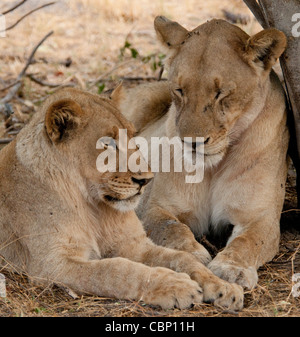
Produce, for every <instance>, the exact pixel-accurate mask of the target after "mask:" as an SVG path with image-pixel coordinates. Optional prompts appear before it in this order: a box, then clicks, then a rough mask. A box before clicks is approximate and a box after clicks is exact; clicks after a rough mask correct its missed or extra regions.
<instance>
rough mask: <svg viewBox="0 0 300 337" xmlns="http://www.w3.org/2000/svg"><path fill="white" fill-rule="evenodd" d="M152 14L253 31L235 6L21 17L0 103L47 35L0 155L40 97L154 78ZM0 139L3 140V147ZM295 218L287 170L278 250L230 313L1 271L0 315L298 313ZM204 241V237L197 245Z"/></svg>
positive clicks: (83, 6) (7, 51)
mask: <svg viewBox="0 0 300 337" xmlns="http://www.w3.org/2000/svg"><path fill="white" fill-rule="evenodd" d="M48 2H49V1H44V0H39V1H37V0H29V1H26V2H25V4H24V5H23V6H21V7H20V8H18V9H17V10H16V11H14V12H12V13H9V14H7V15H6V25H7V27H9V26H11V25H12V24H13V23H14V22H16V20H17V19H19V18H20V17H22V16H23V15H24V14H26V13H27V12H29V11H30V10H32V9H34V8H35V7H39V6H41V5H43V4H46V3H48ZM16 3H18V1H11V0H2V1H1V4H0V13H1V12H2V13H3V12H4V11H6V10H7V9H8V8H11V7H12V5H13V4H16ZM156 15H165V16H167V17H169V18H171V19H173V20H177V21H179V22H180V23H181V24H182V25H184V26H185V27H186V28H188V29H192V28H195V27H196V26H197V25H199V24H201V23H203V22H205V21H206V20H209V19H211V18H214V17H217V18H225V19H226V18H227V19H228V20H233V21H237V22H236V24H238V25H239V26H240V27H242V28H243V29H244V30H245V31H246V32H247V33H248V34H254V33H256V32H258V31H259V30H260V29H261V28H260V26H259V24H258V23H257V22H256V20H255V19H254V18H253V16H252V14H251V12H250V11H249V10H248V9H247V8H246V6H245V5H244V3H243V1H241V0H223V1H222V0H207V1H204V0H185V1H176V0H166V1H163V0H151V1H150V0H117V1H115V0H72V1H67V0H58V1H57V2H56V4H55V5H52V6H49V7H45V8H44V9H41V10H40V11H37V12H35V13H33V14H32V15H30V16H28V17H27V18H25V19H24V20H23V21H22V22H20V23H19V24H18V25H17V26H16V27H15V28H14V29H11V30H8V31H7V32H6V37H5V38H0V46H1V52H0V99H1V98H2V97H4V96H5V95H6V94H7V93H8V92H9V90H10V88H8V87H9V86H10V85H11V84H14V82H15V80H16V78H17V77H18V75H19V74H20V72H21V71H22V69H23V68H24V66H25V64H26V61H27V59H28V57H29V55H30V53H31V51H32V50H33V48H34V47H35V46H36V45H37V43H38V42H39V41H40V40H41V39H42V38H43V37H44V36H45V35H46V34H47V33H49V32H50V31H52V30H53V31H54V34H53V35H51V36H50V37H49V38H48V39H47V40H46V41H45V42H44V43H43V44H42V45H41V46H40V48H39V49H38V51H37V53H36V54H35V56H34V60H33V64H32V65H30V67H29V68H28V70H27V72H26V74H27V75H26V76H25V77H23V78H22V80H21V81H22V86H21V88H20V89H19V90H18V93H17V95H16V96H15V98H14V99H13V100H12V101H11V107H12V109H13V111H14V114H13V115H11V116H6V117H4V116H2V115H1V113H0V149H1V148H2V147H4V146H5V143H6V142H8V141H9V139H12V138H14V137H15V135H16V134H17V133H18V132H19V131H20V129H21V128H22V127H23V126H24V125H25V124H26V123H27V122H28V121H29V120H30V118H31V116H32V115H33V114H34V113H35V111H36V110H37V109H38V107H39V105H40V104H41V102H42V101H43V100H44V99H45V97H47V95H49V94H51V93H53V92H54V91H55V90H57V89H58V88H60V87H62V86H68V85H70V86H76V87H78V88H82V89H86V90H90V91H92V92H98V93H100V92H102V91H103V90H106V89H110V88H112V87H114V86H115V85H116V84H117V83H118V82H119V81H120V80H121V79H122V80H123V82H124V84H125V85H128V86H134V85H136V84H138V83H141V82H144V81H150V80H151V81H154V80H156V79H157V78H158V76H159V72H160V65H161V62H162V61H163V58H164V55H163V54H162V53H161V51H160V48H159V45H158V43H157V41H156V38H155V33H154V29H153V20H154V18H155V16H156ZM164 76H166V74H165V73H164V74H163V77H164ZM38 82H39V83H38ZM5 88H6V89H5ZM1 140H4V141H3V143H2V144H1ZM299 214H300V211H299V210H298V209H297V201H296V191H295V172H294V170H293V168H292V167H291V168H290V171H289V177H288V181H287V188H286V201H285V205H284V209H283V212H282V220H281V229H282V238H281V243H280V250H279V253H278V254H277V255H276V257H275V258H274V259H273V261H272V262H269V263H267V264H265V265H264V266H263V267H261V268H260V269H259V283H258V286H257V287H256V288H255V289H253V290H252V291H248V292H246V294H245V308H244V309H243V310H242V311H241V312H239V313H233V312H228V311H224V310H222V308H217V307H214V306H212V305H209V304H202V305H195V306H194V307H193V308H192V309H190V310H167V311H166V310H161V309H160V308H158V307H153V306H149V305H143V304H141V303H138V302H134V301H120V300H113V299H108V298H100V297H95V296H82V297H76V296H74V294H69V293H68V292H66V290H65V289H61V288H58V287H57V286H51V287H48V288H46V289H45V288H40V287H38V286H36V285H34V284H33V283H31V282H30V280H29V279H28V277H27V276H26V275H18V274H15V273H14V272H13V271H11V270H8V269H7V268H3V269H0V273H3V274H4V275H5V276H6V281H7V298H6V299H1V298H0V317H1V316H4V317H11V316H39V317H40V316H58V317H67V316H68V317H70V316H101V317H106V316H109V317H203V316H205V317H216V316H222V317H224V316H233V317H237V316H238V317H249V316H251V317H253V316H276V317H281V316H300V296H299V297H297V296H294V295H295V290H296V288H297V282H298V281H297V280H294V281H293V279H292V278H293V275H295V274H297V273H300V254H299V250H300V221H299V219H300V216H299ZM207 240H209V241H210V240H211V238H207ZM207 240H204V241H203V244H204V245H205V244H206V243H207ZM210 242H211V243H213V244H216V245H217V243H214V242H213V241H210ZM208 248H209V247H208ZM299 281H300V279H299ZM292 290H293V291H292Z"/></svg>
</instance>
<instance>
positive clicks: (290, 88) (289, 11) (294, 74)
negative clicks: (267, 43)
mask: <svg viewBox="0 0 300 337" xmlns="http://www.w3.org/2000/svg"><path fill="white" fill-rule="evenodd" d="M244 2H245V4H246V5H247V6H248V7H249V9H250V10H251V11H252V13H253V14H254V15H255V17H256V18H257V20H258V22H259V23H260V24H261V25H262V27H263V28H269V27H274V28H277V29H279V30H281V31H282V32H284V33H285V35H286V36H287V39H288V46H287V49H286V51H285V52H284V54H283V55H282V56H281V58H280V65H281V69H282V72H283V76H284V80H285V85H286V92H287V100H288V108H289V110H290V111H289V114H288V123H289V128H290V134H291V140H290V149H289V154H290V156H291V158H292V160H293V163H294V166H295V168H296V171H297V194H298V208H299V207H300V58H299V55H300V36H297V35H300V27H299V28H298V32H297V29H296V26H295V25H296V23H297V21H295V20H297V18H294V20H292V19H293V16H294V15H295V14H296V13H299V16H300V0H276V1H274V0H258V3H257V1H256V0H244ZM299 20H300V18H298V21H299Z"/></svg>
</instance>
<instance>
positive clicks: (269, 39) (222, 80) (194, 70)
mask: <svg viewBox="0 0 300 337" xmlns="http://www.w3.org/2000/svg"><path fill="white" fill-rule="evenodd" d="M155 29H156V32H157V35H158V38H159V40H160V41H161V42H162V43H163V47H164V48H165V50H166V53H167V61H166V66H167V71H168V77H169V78H168V82H167V83H163V84H162V83H161V84H155V83H154V84H150V85H148V88H149V89H148V88H147V87H138V88H135V89H132V90H131V91H128V96H127V98H126V99H125V100H123V102H122V103H121V110H122V111H124V114H125V115H126V116H128V118H129V119H130V120H131V121H132V122H133V123H135V121H136V120H137V121H138V124H137V127H138V126H139V125H142V124H143V123H142V122H141V120H142V117H143V116H145V119H147V120H149V116H151V115H152V114H154V116H157V115H159V113H158V112H157V111H154V113H153V112H152V110H151V109H152V106H151V105H150V104H148V106H144V105H143V104H140V99H139V98H140V97H143V101H145V100H146V101H148V102H150V101H151V97H152V96H153V100H157V97H161V98H162V97H163V96H164V98H162V99H163V100H164V101H165V102H169V101H170V100H172V104H171V108H170V109H169V111H168V112H167V113H166V114H164V115H163V116H162V117H161V118H160V119H159V120H156V118H153V120H154V122H153V123H148V127H147V126H146V127H145V126H143V128H142V129H141V130H140V131H141V133H140V134H141V135H143V136H145V137H147V138H150V137H151V136H156V137H157V136H168V137H174V136H179V137H181V138H182V139H183V138H184V137H188V136H189V137H197V136H198V137H204V140H205V144H204V151H205V157H204V160H205V172H204V179H203V181H202V182H201V183H198V184H186V183H185V179H184V177H185V175H186V174H187V173H186V172H183V173H174V172H171V173H162V172H160V173H157V174H156V176H155V178H154V182H153V183H152V184H151V187H150V186H149V190H148V191H147V192H146V193H145V196H147V199H146V198H144V201H143V203H141V206H140V207H139V215H140V217H141V218H142V219H143V221H144V224H145V228H146V230H147V232H148V235H149V236H150V237H151V238H152V239H153V240H154V242H156V243H157V244H160V245H163V246H166V247H171V248H175V249H179V250H184V251H187V252H190V253H192V254H194V255H195V256H196V257H197V258H198V259H199V260H200V261H202V262H204V263H209V262H210V260H211V257H210V255H209V254H208V252H207V251H206V250H205V249H204V247H203V246H201V245H200V244H199V243H198V242H197V241H196V240H195V236H196V237H200V236H201V235H202V234H204V233H207V232H208V231H210V230H212V231H219V230H221V229H222V228H223V227H224V226H225V225H227V224H232V225H234V229H233V233H232V235H231V237H230V239H229V241H228V243H227V246H226V248H225V249H224V250H223V251H222V252H220V253H219V254H218V255H217V256H216V257H215V258H214V260H213V261H211V262H210V263H209V268H210V269H211V270H212V271H213V272H214V273H215V274H217V275H218V276H220V277H222V278H224V279H226V280H228V281H230V282H237V283H238V284H240V285H242V286H244V287H247V288H252V287H254V286H255V285H256V282H257V272H256V270H257V268H258V267H259V266H261V265H262V264H263V263H265V262H266V261H268V260H270V259H272V258H273V257H274V255H275V253H276V252H277V250H278V244H279V220H280V214H281V209H282V206H283V201H284V192H285V189H284V186H285V180H286V174H287V164H286V157H287V156H286V153H287V147H288V139H289V136H288V131H287V127H286V107H285V97H284V92H283V89H282V87H281V84H280V82H279V80H278V78H277V76H276V75H275V73H274V72H273V71H271V67H272V65H273V64H274V63H275V62H276V60H277V59H278V57H279V56H280V55H281V53H282V52H283V51H284V48H285V46H286V38H285V36H284V34H283V33H282V32H280V31H278V30H276V29H268V30H264V31H262V32H260V33H258V34H256V35H255V36H253V37H249V36H248V35H247V34H246V33H245V32H244V31H242V30H241V29H240V28H238V27H236V26H234V25H231V24H229V23H227V22H226V21H223V20H212V21H209V22H207V23H205V24H203V25H201V26H199V27H197V28H196V29H194V30H193V31H191V32H189V31H187V30H185V29H184V28H183V27H181V26H179V25H178V24H174V22H172V21H169V20H168V19H166V18H164V17H157V18H156V20H155ZM156 87H157V94H155V88H156ZM145 97H146V98H145ZM160 105H161V103H160Z"/></svg>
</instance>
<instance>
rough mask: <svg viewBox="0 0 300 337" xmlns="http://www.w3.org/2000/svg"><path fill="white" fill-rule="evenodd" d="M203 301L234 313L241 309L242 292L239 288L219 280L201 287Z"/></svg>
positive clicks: (242, 303)
mask: <svg viewBox="0 0 300 337" xmlns="http://www.w3.org/2000/svg"><path fill="white" fill-rule="evenodd" d="M203 300H204V302H207V303H213V304H214V305H217V306H221V307H223V308H227V309H230V310H234V311H236V310H241V309H243V305H244V292H243V288H242V287H241V286H239V285H237V284H234V283H232V284H231V283H228V282H226V281H223V280H221V279H220V280H218V281H217V282H208V283H206V284H204V285H203Z"/></svg>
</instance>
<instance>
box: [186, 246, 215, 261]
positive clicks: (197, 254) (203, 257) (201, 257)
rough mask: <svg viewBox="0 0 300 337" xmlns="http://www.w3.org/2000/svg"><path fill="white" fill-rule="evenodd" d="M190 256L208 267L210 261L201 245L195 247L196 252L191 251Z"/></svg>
mask: <svg viewBox="0 0 300 337" xmlns="http://www.w3.org/2000/svg"><path fill="white" fill-rule="evenodd" d="M191 254H192V255H194V257H195V258H196V259H197V260H198V261H199V262H201V263H202V264H204V265H205V266H206V265H208V264H209V263H210V262H211V260H212V258H211V255H210V254H209V252H208V251H207V250H206V249H205V248H204V247H203V246H202V245H201V244H199V246H197V250H195V251H192V252H191Z"/></svg>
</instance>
